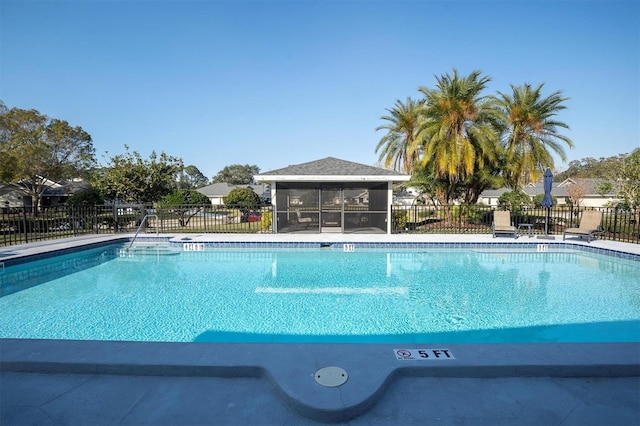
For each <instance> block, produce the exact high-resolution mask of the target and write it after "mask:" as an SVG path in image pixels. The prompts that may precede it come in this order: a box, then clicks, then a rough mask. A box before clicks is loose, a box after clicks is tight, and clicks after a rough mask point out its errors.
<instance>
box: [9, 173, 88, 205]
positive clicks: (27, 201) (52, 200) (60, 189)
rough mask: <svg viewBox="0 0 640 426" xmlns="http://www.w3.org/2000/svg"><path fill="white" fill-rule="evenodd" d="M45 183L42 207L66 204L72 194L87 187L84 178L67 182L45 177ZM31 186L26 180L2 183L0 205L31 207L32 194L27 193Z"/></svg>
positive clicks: (41, 198) (41, 200)
mask: <svg viewBox="0 0 640 426" xmlns="http://www.w3.org/2000/svg"><path fill="white" fill-rule="evenodd" d="M44 185H46V188H45V190H44V192H43V193H42V196H41V197H40V208H46V207H55V206H59V205H61V204H64V202H65V201H67V198H69V197H70V196H71V195H73V194H75V193H76V192H79V191H82V190H83V189H86V187H87V184H86V182H84V181H83V180H82V179H73V180H71V181H69V182H65V183H59V182H54V181H52V180H49V179H45V180H44ZM29 188H30V186H29V184H27V183H24V182H18V183H8V184H0V207H7V208H20V207H31V206H32V200H31V196H30V195H28V193H27V192H28V190H29Z"/></svg>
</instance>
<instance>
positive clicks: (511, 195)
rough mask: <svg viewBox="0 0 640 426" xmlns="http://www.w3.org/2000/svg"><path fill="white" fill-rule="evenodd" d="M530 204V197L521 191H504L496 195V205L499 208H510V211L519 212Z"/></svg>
mask: <svg viewBox="0 0 640 426" xmlns="http://www.w3.org/2000/svg"><path fill="white" fill-rule="evenodd" d="M530 206H531V199H530V198H529V196H528V195H527V194H525V193H524V192H522V191H510V192H505V193H504V194H502V195H501V196H500V197H498V207H499V208H500V209H501V210H510V211H511V212H512V213H515V214H518V213H521V212H522V210H524V209H525V208H526V207H530Z"/></svg>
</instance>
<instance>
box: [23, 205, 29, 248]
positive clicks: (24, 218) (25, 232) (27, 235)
mask: <svg viewBox="0 0 640 426" xmlns="http://www.w3.org/2000/svg"><path fill="white" fill-rule="evenodd" d="M22 229H23V230H24V242H25V243H28V242H29V231H28V230H27V209H26V208H24V207H23V208H22Z"/></svg>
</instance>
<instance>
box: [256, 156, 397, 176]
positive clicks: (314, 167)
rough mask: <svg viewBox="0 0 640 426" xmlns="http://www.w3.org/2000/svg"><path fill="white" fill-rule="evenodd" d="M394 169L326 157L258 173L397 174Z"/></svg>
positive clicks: (274, 174) (324, 174) (315, 174)
mask: <svg viewBox="0 0 640 426" xmlns="http://www.w3.org/2000/svg"><path fill="white" fill-rule="evenodd" d="M398 175H401V173H398V172H396V171H394V170H387V169H383V168H380V167H373V166H367V165H366V164H360V163H354V162H352V161H346V160H340V159H338V158H334V157H327V158H323V159H321V160H316V161H310V162H308V163H301V164H293V165H290V166H287V167H284V168H282V169H277V170H271V171H268V172H265V173H260V176H398Z"/></svg>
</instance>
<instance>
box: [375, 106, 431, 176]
mask: <svg viewBox="0 0 640 426" xmlns="http://www.w3.org/2000/svg"><path fill="white" fill-rule="evenodd" d="M421 108H422V101H415V100H413V99H411V98H407V102H406V104H403V103H402V102H401V101H400V100H396V103H395V106H394V107H393V108H391V109H389V108H386V110H387V111H389V113H390V115H384V116H382V117H380V118H381V119H383V120H386V121H388V124H384V125H382V126H378V127H377V128H376V131H378V130H387V134H386V135H384V137H383V138H382V139H380V142H378V145H377V146H376V153H377V152H378V151H381V152H380V157H379V160H380V161H383V162H384V166H385V167H389V166H391V165H393V168H394V169H395V170H400V171H404V172H406V173H409V172H410V171H411V166H412V165H413V163H414V162H415V161H416V160H417V159H418V157H419V153H418V151H416V150H415V149H413V147H414V145H415V144H414V140H415V136H416V133H417V131H418V126H419V123H420V110H421Z"/></svg>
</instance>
